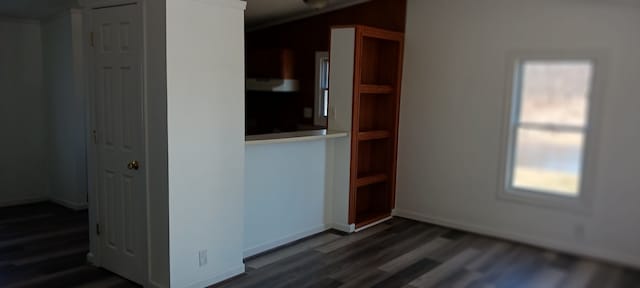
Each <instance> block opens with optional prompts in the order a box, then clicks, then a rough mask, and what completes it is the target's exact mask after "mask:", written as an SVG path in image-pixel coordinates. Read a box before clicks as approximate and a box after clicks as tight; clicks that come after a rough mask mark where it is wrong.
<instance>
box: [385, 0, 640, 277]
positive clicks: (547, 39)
mask: <svg viewBox="0 0 640 288" xmlns="http://www.w3.org/2000/svg"><path fill="white" fill-rule="evenodd" d="M638 27H640V9H639V8H638V6H634V4H633V2H631V1H590V0H563V1H547V0H544V1H540V0H522V1H512V0H486V1H474V0H454V1H451V0H434V1H422V0H409V2H408V9H407V28H406V29H407V31H406V50H405V63H404V81H403V94H402V106H401V122H400V140H399V141H400V142H399V144H400V145H399V159H398V187H397V203H396V207H397V209H396V214H398V215H401V216H407V217H410V218H415V219H420V220H426V221H429V222H435V223H440V224H444V225H449V226H454V227H459V228H463V229H467V230H471V231H476V232H480V233H486V234H492V235H496V236H500V237H506V238H510V239H515V240H519V241H524V242H529V243H532V244H535V245H542V246H548V247H551V248H556V249H560V250H564V251H569V252H574V253H581V254H587V255H591V256H596V257H600V258H605V259H610V260H612V261H616V262H621V263H625V264H629V265H634V266H637V267H640V249H639V248H638V243H640V230H638V229H637V223H636V222H637V221H636V220H637V219H640V210H639V209H638V207H637V206H638V205H637V204H638V203H640V193H638V192H639V191H640V182H638V180H637V178H638V177H637V173H636V172H637V171H638V169H637V165H638V163H640V153H638V152H637V147H640V130H638V128H637V123H639V122H640V114H639V113H638V111H640V97H637V87H636V86H637V83H639V82H640V81H639V80H640V79H638V75H640V49H638V48H639V47H640V34H639V33H637V28H638ZM594 49H595V50H598V51H602V53H603V54H604V55H605V58H607V59H608V60H607V62H608V63H607V64H608V65H607V67H608V68H604V69H605V70H604V71H601V76H603V77H604V80H605V82H606V85H605V87H604V93H603V95H600V96H601V97H602V107H600V108H601V114H602V117H600V118H601V119H600V121H599V122H600V123H597V124H599V125H600V127H601V128H600V131H599V132H600V137H599V139H597V143H596V145H597V147H596V150H594V151H595V152H594V153H595V155H593V156H594V157H595V162H596V165H597V167H596V179H594V180H595V181H594V183H595V187H593V188H594V190H595V195H594V196H595V198H594V201H593V208H592V209H591V211H589V212H588V213H574V212H569V211H563V210H559V209H551V208H542V207H538V206H531V205H527V204H518V203H515V202H509V201H505V200H498V199H497V196H496V191H497V189H499V185H498V181H499V178H500V177H499V171H500V166H501V163H500V159H502V154H501V153H503V151H501V150H500V149H501V147H502V141H503V140H504V139H503V137H502V136H503V134H502V128H503V119H504V117H503V116H504V113H505V111H506V110H507V109H508V107H506V105H505V99H506V98H505V97H506V96H507V93H509V91H508V86H509V81H511V78H510V76H511V73H512V71H511V70H510V68H511V67H512V66H511V63H507V59H509V57H508V54H509V53H510V52H513V51H518V50H530V51H542V52H549V51H551V52H553V51H565V52H567V51H568V52H570V51H575V50H578V51H584V50H594ZM603 67H604V66H603Z"/></svg>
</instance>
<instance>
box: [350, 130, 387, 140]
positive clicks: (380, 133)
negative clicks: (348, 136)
mask: <svg viewBox="0 0 640 288" xmlns="http://www.w3.org/2000/svg"><path fill="white" fill-rule="evenodd" d="M390 136H391V133H390V132H389V131H387V130H377V131H366V132H359V133H358V140H360V141H371V140H381V139H387V138H389V137H390Z"/></svg>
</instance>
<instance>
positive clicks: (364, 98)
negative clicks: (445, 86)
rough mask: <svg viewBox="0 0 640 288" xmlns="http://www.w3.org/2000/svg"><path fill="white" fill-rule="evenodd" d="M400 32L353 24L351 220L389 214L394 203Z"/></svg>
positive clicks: (367, 220) (368, 221)
mask: <svg viewBox="0 0 640 288" xmlns="http://www.w3.org/2000/svg"><path fill="white" fill-rule="evenodd" d="M403 45H404V35H403V34H402V33H398V32H391V31H386V30H381V29H376V28H371V27H366V26H355V59H354V60H355V61H354V78H353V81H354V82H353V119H352V122H351V123H352V131H353V136H352V139H351V185H350V197H349V223H355V225H356V228H359V227H362V226H365V225H368V224H371V223H373V222H375V221H378V220H381V219H384V218H386V217H389V215H391V209H393V207H394V204H395V181H396V179H395V177H396V157H397V155H396V154H397V147H398V139H397V137H398V115H399V108H400V107H399V106H400V89H398V88H397V87H401V86H400V84H401V79H402V75H401V73H402V51H403Z"/></svg>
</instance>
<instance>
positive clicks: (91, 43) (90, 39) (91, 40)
mask: <svg viewBox="0 0 640 288" xmlns="http://www.w3.org/2000/svg"><path fill="white" fill-rule="evenodd" d="M89 45H91V47H94V46H95V42H94V40H93V32H89Z"/></svg>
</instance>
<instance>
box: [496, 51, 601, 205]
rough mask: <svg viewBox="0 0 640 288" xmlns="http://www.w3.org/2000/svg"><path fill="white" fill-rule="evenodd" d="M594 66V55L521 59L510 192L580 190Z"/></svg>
mask: <svg viewBox="0 0 640 288" xmlns="http://www.w3.org/2000/svg"><path fill="white" fill-rule="evenodd" d="M593 70H594V65H593V61H591V60H524V61H523V60H520V61H517V65H516V73H515V80H514V89H513V90H514V93H513V99H512V108H511V114H510V118H511V119H510V122H509V147H508V154H509V155H508V157H507V159H508V161H507V162H508V163H507V166H506V167H507V169H506V174H507V175H506V182H507V183H506V185H507V191H508V192H513V191H517V192H537V193H542V194H545V195H554V196H565V197H570V198H576V197H578V196H580V194H581V190H582V186H583V184H582V183H583V171H584V169H583V168H584V167H583V166H584V155H585V143H586V139H587V132H588V130H589V129H588V128H589V121H588V120H589V106H590V105H589V104H590V103H589V102H590V101H589V100H590V95H591V91H592V82H593V81H592V80H593V74H594V71H593Z"/></svg>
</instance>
